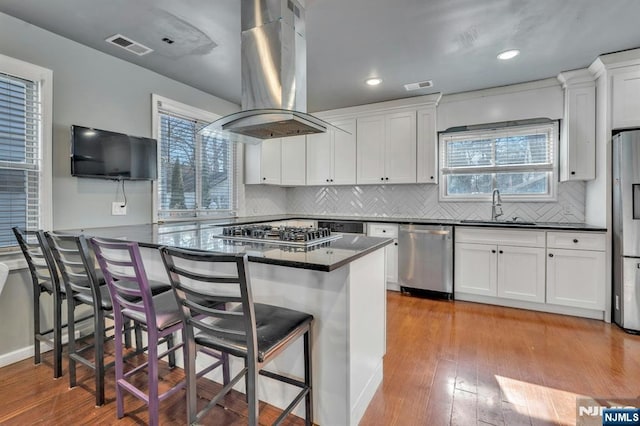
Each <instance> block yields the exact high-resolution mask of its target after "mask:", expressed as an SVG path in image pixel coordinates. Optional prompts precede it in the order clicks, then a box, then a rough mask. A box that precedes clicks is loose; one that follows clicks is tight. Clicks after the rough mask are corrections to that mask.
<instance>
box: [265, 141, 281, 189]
mask: <svg viewBox="0 0 640 426" xmlns="http://www.w3.org/2000/svg"><path fill="white" fill-rule="evenodd" d="M261 146H262V152H261V155H260V168H261V174H262V183H265V184H268V185H280V183H281V174H280V169H281V165H282V151H281V149H282V147H281V146H282V139H267V140H264V141H262V143H261Z"/></svg>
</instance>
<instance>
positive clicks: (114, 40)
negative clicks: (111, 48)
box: [105, 34, 153, 56]
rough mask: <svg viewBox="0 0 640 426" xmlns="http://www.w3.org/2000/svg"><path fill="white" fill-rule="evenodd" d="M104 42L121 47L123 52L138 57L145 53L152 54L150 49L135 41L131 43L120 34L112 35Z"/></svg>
mask: <svg viewBox="0 0 640 426" xmlns="http://www.w3.org/2000/svg"><path fill="white" fill-rule="evenodd" d="M105 41H106V42H107V43H111V44H114V45H116V46H118V47H121V48H123V49H124V50H128V51H129V52H131V53H135V54H136V55H138V56H143V55H146V54H147V53H151V52H153V49H150V48H148V47H147V46H145V45H144V44H141V43H138V42H137V41H133V40H131V39H130V38H128V37H125V36H123V35H122V34H116V35H112V36H111V37H109V38H107V39H105Z"/></svg>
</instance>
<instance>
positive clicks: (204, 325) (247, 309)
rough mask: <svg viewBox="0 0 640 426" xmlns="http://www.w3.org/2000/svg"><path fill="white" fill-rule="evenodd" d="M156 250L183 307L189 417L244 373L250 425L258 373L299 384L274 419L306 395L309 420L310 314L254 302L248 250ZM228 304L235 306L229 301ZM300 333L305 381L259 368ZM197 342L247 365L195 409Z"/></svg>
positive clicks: (254, 420)
mask: <svg viewBox="0 0 640 426" xmlns="http://www.w3.org/2000/svg"><path fill="white" fill-rule="evenodd" d="M160 252H161V253H162V259H163V261H164V264H165V267H166V268H167V272H168V274H169V278H170V281H171V285H172V286H173V289H174V293H175V295H176V299H177V301H178V304H179V305H180V306H181V307H182V314H183V321H184V324H185V326H184V335H185V336H186V338H185V343H186V349H185V372H186V374H187V406H188V408H187V410H188V422H189V423H190V424H193V423H196V422H199V421H200V420H201V419H202V417H203V415H204V414H205V413H206V412H207V411H208V410H209V409H210V408H212V407H213V406H214V405H215V404H217V403H218V402H219V401H220V400H221V399H222V397H224V395H226V394H227V393H228V392H229V390H231V388H232V387H233V386H234V385H235V384H236V383H237V382H238V381H239V380H240V379H242V378H243V377H245V380H246V385H247V402H248V404H249V424H250V425H252V426H254V425H258V417H259V412H258V395H257V393H258V392H257V381H258V374H261V375H263V376H266V377H269V378H271V379H276V380H279V381H281V382H284V383H287V384H290V385H293V386H297V387H299V388H300V389H301V390H300V392H299V393H298V395H297V396H296V397H295V398H294V400H293V401H292V402H291V404H289V406H288V407H287V408H286V409H285V410H284V412H283V413H282V414H281V415H280V416H279V417H278V419H277V420H276V421H275V424H279V423H280V422H282V420H284V418H285V417H287V416H288V415H289V414H290V413H291V411H293V409H294V408H295V407H296V406H297V405H298V404H299V403H300V402H301V401H302V400H303V399H304V400H305V408H306V412H305V423H306V424H307V425H311V424H312V423H313V401H312V394H311V389H312V387H311V348H310V341H311V324H312V322H313V316H312V315H309V314H306V313H303V312H298V311H294V310H291V309H286V308H280V307H277V306H271V305H264V304H260V303H255V304H254V303H253V297H252V294H251V284H250V282H249V275H248V261H247V255H246V254H244V255H242V254H239V255H223V254H213V253H206V252H201V251H198V252H196V251H191V250H182V249H177V248H168V247H162V248H161V249H160ZM215 264H227V265H232V266H235V268H234V269H235V272H234V273H233V274H232V275H224V274H219V273H215V272H212V271H213V268H212V267H213V266H214V265H215ZM203 271H207V272H203ZM205 302H208V304H205ZM219 303H226V304H227V305H229V306H227V308H229V309H228V310H227V309H221V308H220V307H219V306H218V307H215V308H211V307H210V305H215V304H219ZM232 304H234V305H235V306H231V305H232ZM201 317H204V318H201ZM301 336H303V338H304V370H305V377H304V381H300V380H297V379H293V378H290V377H285V376H282V375H280V374H276V373H273V372H270V371H267V370H263V368H264V366H265V365H266V364H267V363H268V362H269V361H271V360H272V359H273V358H274V357H276V356H277V355H278V354H280V353H281V352H282V351H283V350H284V349H285V348H286V347H288V346H289V345H290V344H291V343H292V342H294V341H295V340H296V339H297V338H298V337H301ZM196 345H202V346H205V347H209V348H212V349H215V350H218V351H221V352H223V353H227V354H230V355H233V356H236V357H240V358H243V359H244V361H245V367H244V368H243V369H242V370H241V371H240V372H239V373H238V374H237V375H236V376H235V377H234V378H233V379H231V381H230V382H229V383H228V384H226V386H224V387H223V388H222V390H221V391H220V392H219V393H218V394H217V395H216V396H215V397H214V398H213V399H212V400H211V401H210V402H209V403H208V404H207V406H206V407H205V408H204V409H203V410H202V411H200V412H199V413H198V412H197V406H196V401H197V391H196V377H195V357H196V351H195V348H196Z"/></svg>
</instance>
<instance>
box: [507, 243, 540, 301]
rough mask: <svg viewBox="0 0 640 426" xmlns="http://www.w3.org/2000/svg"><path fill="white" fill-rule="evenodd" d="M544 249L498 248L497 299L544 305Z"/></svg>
mask: <svg viewBox="0 0 640 426" xmlns="http://www.w3.org/2000/svg"><path fill="white" fill-rule="evenodd" d="M544 254H545V251H544V248H541V247H513V246H504V247H503V246H498V297H504V298H506V299H515V300H526V301H529V302H540V303H544V298H545V297H544V287H545V258H544Z"/></svg>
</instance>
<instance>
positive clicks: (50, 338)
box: [12, 227, 92, 378]
mask: <svg viewBox="0 0 640 426" xmlns="http://www.w3.org/2000/svg"><path fill="white" fill-rule="evenodd" d="M12 229H13V233H14V235H15V236H16V240H17V241H18V244H19V245H20V250H22V254H24V258H25V260H26V261H27V265H28V266H29V273H30V275H31V283H32V285H33V349H34V358H33V359H34V364H40V361H41V349H40V343H41V342H44V343H46V344H47V345H50V346H51V347H52V348H53V377H54V378H58V377H60V376H62V330H63V329H64V328H66V327H67V324H63V322H62V303H63V300H64V298H65V297H66V294H65V289H64V288H63V287H62V286H61V285H60V279H59V277H58V271H57V269H56V265H55V262H54V260H53V256H52V255H51V250H50V248H49V244H48V243H47V240H46V238H45V236H44V232H43V231H26V230H22V229H20V228H18V227H14V228H12ZM44 293H48V294H50V295H51V296H52V298H53V327H52V328H49V329H43V328H42V324H41V321H40V304H41V301H40V297H41V296H42V294H44ZM91 317H92V314H89V315H86V316H83V317H81V318H78V319H76V322H82V321H84V320H87V319H89V318H91Z"/></svg>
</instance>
